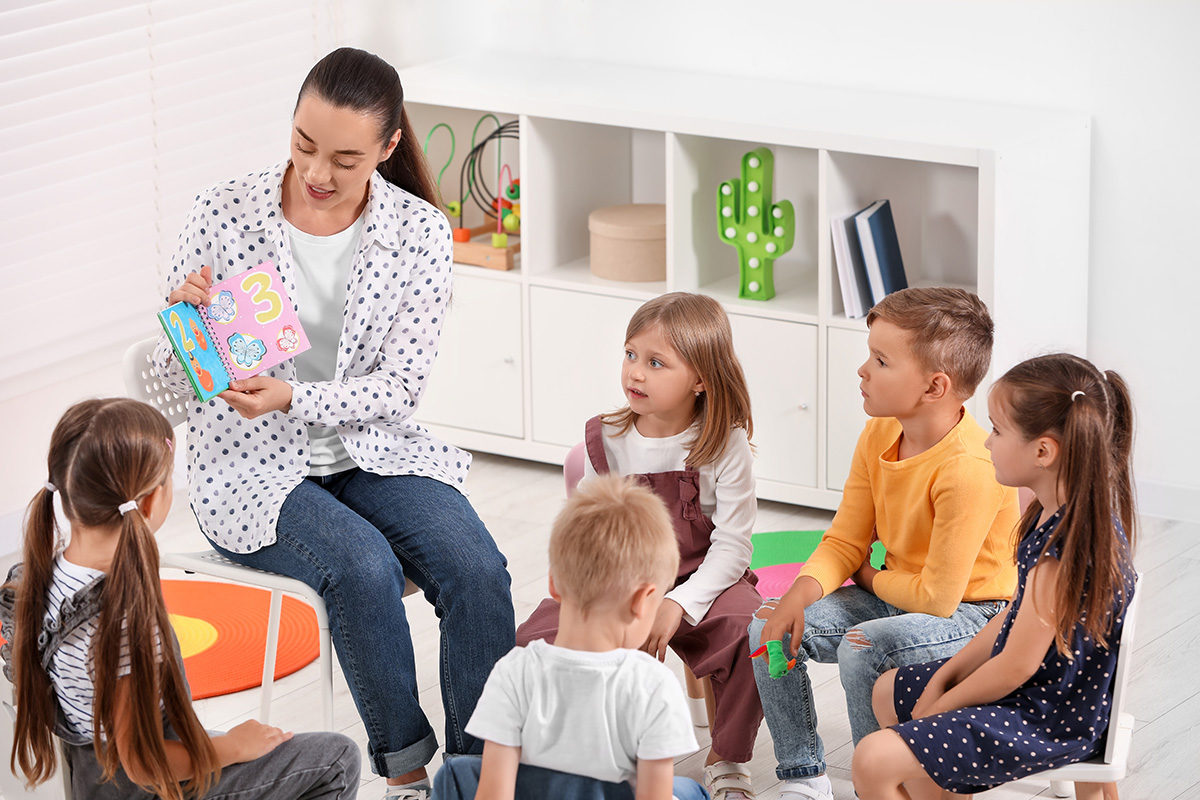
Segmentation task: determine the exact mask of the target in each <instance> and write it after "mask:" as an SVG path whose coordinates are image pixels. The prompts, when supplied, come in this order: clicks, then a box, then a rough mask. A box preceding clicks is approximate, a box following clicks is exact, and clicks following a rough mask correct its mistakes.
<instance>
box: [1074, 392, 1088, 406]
mask: <svg viewBox="0 0 1200 800" xmlns="http://www.w3.org/2000/svg"><path fill="white" fill-rule="evenodd" d="M1076 397H1087V395H1086V394H1084V393H1083V392H1081V391H1080V390H1078V389H1076V390H1075V391H1073V392H1071V402H1072V403H1074V402H1075V398H1076Z"/></svg>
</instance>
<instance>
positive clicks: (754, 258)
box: [717, 147, 796, 300]
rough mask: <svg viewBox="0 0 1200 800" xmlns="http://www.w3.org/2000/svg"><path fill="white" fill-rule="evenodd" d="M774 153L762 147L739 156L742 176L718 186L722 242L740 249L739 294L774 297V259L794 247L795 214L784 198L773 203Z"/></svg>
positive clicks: (753, 296) (754, 298)
mask: <svg viewBox="0 0 1200 800" xmlns="http://www.w3.org/2000/svg"><path fill="white" fill-rule="evenodd" d="M774 178H775V156H774V155H773V154H772V153H771V151H770V150H768V149H767V148H765V147H759V148H757V149H755V150H751V151H750V152H749V153H746V155H744V156H742V177H741V179H738V178H734V179H732V180H728V181H725V182H724V183H722V184H721V185H720V186H719V187H718V188H717V228H718V230H719V231H720V236H721V241H722V242H724V243H725V244H727V245H731V246H732V247H736V248H737V251H738V271H739V272H740V273H741V285H740V286H739V288H738V297H741V298H745V299H751V300H770V299H771V298H772V297H774V296H775V272H774V269H773V266H774V262H775V259H777V258H779V257H780V256H781V255H783V254H784V253H786V252H787V251H788V250H791V249H792V242H793V240H794V239H795V237H796V213H795V211H794V210H793V209H792V204H791V203H790V202H789V201H787V200H781V201H780V202H778V203H772V202H771V188H772V183H773V182H774Z"/></svg>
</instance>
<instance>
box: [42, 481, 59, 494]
mask: <svg viewBox="0 0 1200 800" xmlns="http://www.w3.org/2000/svg"><path fill="white" fill-rule="evenodd" d="M42 486H45V487H46V491H47V492H49V493H50V494H54V493H55V492H57V491H58V489H57V488H56V487H55V486H54V484H53V483H51V482H50V481H46V482H45V483H43V484H42Z"/></svg>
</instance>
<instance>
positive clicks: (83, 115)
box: [0, 0, 339, 401]
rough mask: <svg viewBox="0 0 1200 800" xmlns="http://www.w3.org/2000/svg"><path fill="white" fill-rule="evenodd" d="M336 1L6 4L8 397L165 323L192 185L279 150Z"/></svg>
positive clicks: (1, 381)
mask: <svg viewBox="0 0 1200 800" xmlns="http://www.w3.org/2000/svg"><path fill="white" fill-rule="evenodd" d="M337 17H338V10H337V0H312V2H308V3H304V2H296V1H295V0H209V1H208V2H205V3H197V2H195V0H34V1H32V2H31V1H30V0H16V1H15V2H14V1H13V0H9V2H7V3H5V4H4V6H3V10H0V152H2V153H4V156H5V157H4V158H3V159H0V187H2V189H3V190H0V245H2V249H0V253H2V255H0V286H3V287H4V291H3V292H0V401H3V400H5V399H8V398H11V397H14V396H16V395H18V394H23V393H25V392H30V391H37V390H39V389H43V388H45V387H47V386H49V385H51V384H53V383H56V382H58V381H60V380H62V379H64V378H66V377H68V376H69V375H71V374H72V373H74V372H77V371H79V370H81V369H83V368H85V367H93V368H94V367H96V366H98V365H102V364H105V363H111V364H112V365H113V369H114V370H115V369H118V367H117V364H118V363H119V361H120V359H121V356H122V354H123V352H124V349H125V347H126V346H127V345H128V344H129V343H131V342H133V341H135V340H137V339H140V338H144V337H146V336H150V335H153V334H155V333H156V332H157V331H158V326H157V323H156V321H155V319H154V312H155V311H157V310H158V309H159V308H161V305H162V299H163V298H162V297H161V296H160V295H159V292H158V288H157V287H158V276H159V267H160V265H161V264H163V263H164V262H166V261H169V259H170V258H171V255H172V254H173V252H174V250H175V246H176V240H177V237H178V233H179V229H180V227H181V226H182V224H183V220H184V217H185V215H186V214H187V213H188V211H189V210H190V208H191V205H192V202H193V200H194V199H195V196H196V195H197V193H199V192H200V191H201V190H203V189H205V188H206V187H208V186H210V185H212V184H214V183H217V182H218V181H221V180H225V179H229V178H234V177H239V176H242V175H245V174H247V173H249V172H252V171H255V170H258V169H263V168H265V167H267V166H269V165H272V164H275V163H277V162H279V161H282V160H284V159H285V158H286V157H287V155H288V131H289V129H290V120H291V112H292V107H293V105H294V103H295V100H296V92H297V90H298V89H299V86H300V82H301V81H302V80H303V78H304V75H305V74H306V73H307V72H308V70H309V68H310V67H311V66H312V64H313V63H314V61H315V60H316V59H317V58H319V57H320V56H321V55H323V54H324V53H326V52H328V50H330V49H332V47H334V46H336V45H337V44H338V43H339V42H337V41H335V38H336V35H337V34H336V31H337V29H338V26H337V25H336V24H334V22H335V21H336V20H337Z"/></svg>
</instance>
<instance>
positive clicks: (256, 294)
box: [242, 272, 283, 325]
mask: <svg viewBox="0 0 1200 800" xmlns="http://www.w3.org/2000/svg"><path fill="white" fill-rule="evenodd" d="M270 285H271V279H270V278H269V277H268V276H267V275H266V273H263V272H251V273H250V274H249V275H247V276H246V277H245V278H243V279H242V291H243V292H245V293H246V294H248V295H250V302H251V303H253V304H254V305H255V306H261V305H263V304H264V303H265V304H266V305H267V308H266V309H265V310H263V311H257V312H255V314H254V319H256V320H257V321H258V324H259V325H266V324H267V323H268V322H271V321H273V320H276V319H278V318H279V315H280V314H281V313H283V301H282V300H281V299H280V297H279V294H278V293H277V292H274V291H272V290H270V289H268V288H267V287H268V286H270Z"/></svg>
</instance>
